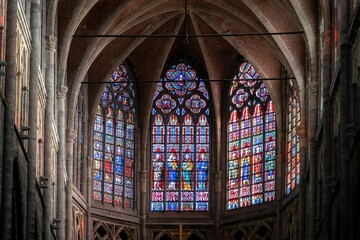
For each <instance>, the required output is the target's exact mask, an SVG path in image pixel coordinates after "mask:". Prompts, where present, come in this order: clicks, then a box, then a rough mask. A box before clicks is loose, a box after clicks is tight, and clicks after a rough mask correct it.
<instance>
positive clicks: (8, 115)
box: [0, 1, 17, 240]
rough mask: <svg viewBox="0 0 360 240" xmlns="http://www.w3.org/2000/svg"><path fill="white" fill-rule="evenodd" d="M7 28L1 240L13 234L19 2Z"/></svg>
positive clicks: (11, 7)
mask: <svg viewBox="0 0 360 240" xmlns="http://www.w3.org/2000/svg"><path fill="white" fill-rule="evenodd" d="M6 23H7V28H6V54H5V60H6V64H7V66H6V76H5V100H6V105H5V109H4V126H6V127H4V136H3V139H2V141H3V150H4V152H3V159H1V160H2V161H3V165H2V189H1V191H2V193H5V194H2V196H1V209H0V210H1V218H0V238H1V239H4V240H6V239H10V234H11V211H12V209H11V207H12V194H11V192H12V187H13V186H12V185H13V161H14V153H15V148H14V146H15V132H14V131H15V129H14V116H15V84H16V35H17V34H16V31H15V29H16V23H17V1H8V3H7V19H6Z"/></svg>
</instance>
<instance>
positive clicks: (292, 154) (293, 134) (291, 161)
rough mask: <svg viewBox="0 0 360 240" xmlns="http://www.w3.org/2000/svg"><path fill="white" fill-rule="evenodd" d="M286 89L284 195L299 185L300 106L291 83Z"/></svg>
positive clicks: (293, 85)
mask: <svg viewBox="0 0 360 240" xmlns="http://www.w3.org/2000/svg"><path fill="white" fill-rule="evenodd" d="M288 89H289V91H288V111H287V114H288V116H287V124H288V126H287V148H286V154H287V168H286V179H285V181H286V190H285V191H286V194H289V193H290V192H291V191H292V190H293V189H294V188H295V187H296V186H297V185H298V184H299V183H300V139H299V135H298V133H297V128H298V127H299V126H300V106H299V102H298V100H297V95H296V87H295V84H294V83H293V82H292V81H290V82H289V87H288Z"/></svg>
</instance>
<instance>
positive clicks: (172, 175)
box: [167, 171, 179, 181]
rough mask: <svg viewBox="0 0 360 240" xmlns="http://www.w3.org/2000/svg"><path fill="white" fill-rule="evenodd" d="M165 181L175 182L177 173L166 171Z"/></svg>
mask: <svg viewBox="0 0 360 240" xmlns="http://www.w3.org/2000/svg"><path fill="white" fill-rule="evenodd" d="M167 175H168V177H167V180H168V181H177V180H178V175H179V173H178V172H177V171H168V172H167Z"/></svg>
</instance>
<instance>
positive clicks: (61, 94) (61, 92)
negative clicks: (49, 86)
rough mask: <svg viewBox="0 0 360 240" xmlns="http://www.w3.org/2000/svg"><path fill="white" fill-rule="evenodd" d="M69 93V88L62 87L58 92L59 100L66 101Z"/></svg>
mask: <svg viewBox="0 0 360 240" xmlns="http://www.w3.org/2000/svg"><path fill="white" fill-rule="evenodd" d="M67 91H68V88H67V86H61V87H60V89H59V90H58V91H57V96H58V98H59V99H65V98H66V93H67Z"/></svg>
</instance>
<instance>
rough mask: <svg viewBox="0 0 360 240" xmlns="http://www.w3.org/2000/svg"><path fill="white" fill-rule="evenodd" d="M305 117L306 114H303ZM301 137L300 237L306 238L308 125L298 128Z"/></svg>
mask: <svg viewBox="0 0 360 240" xmlns="http://www.w3.org/2000/svg"><path fill="white" fill-rule="evenodd" d="M301 117H303V118H304V117H305V116H301ZM297 132H298V135H299V138H300V161H301V162H300V164H301V165H300V184H299V239H306V235H305V233H306V209H305V208H306V181H305V180H306V166H307V165H306V159H307V156H306V148H307V141H306V126H305V125H304V124H302V125H300V127H299V128H298V129H297Z"/></svg>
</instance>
